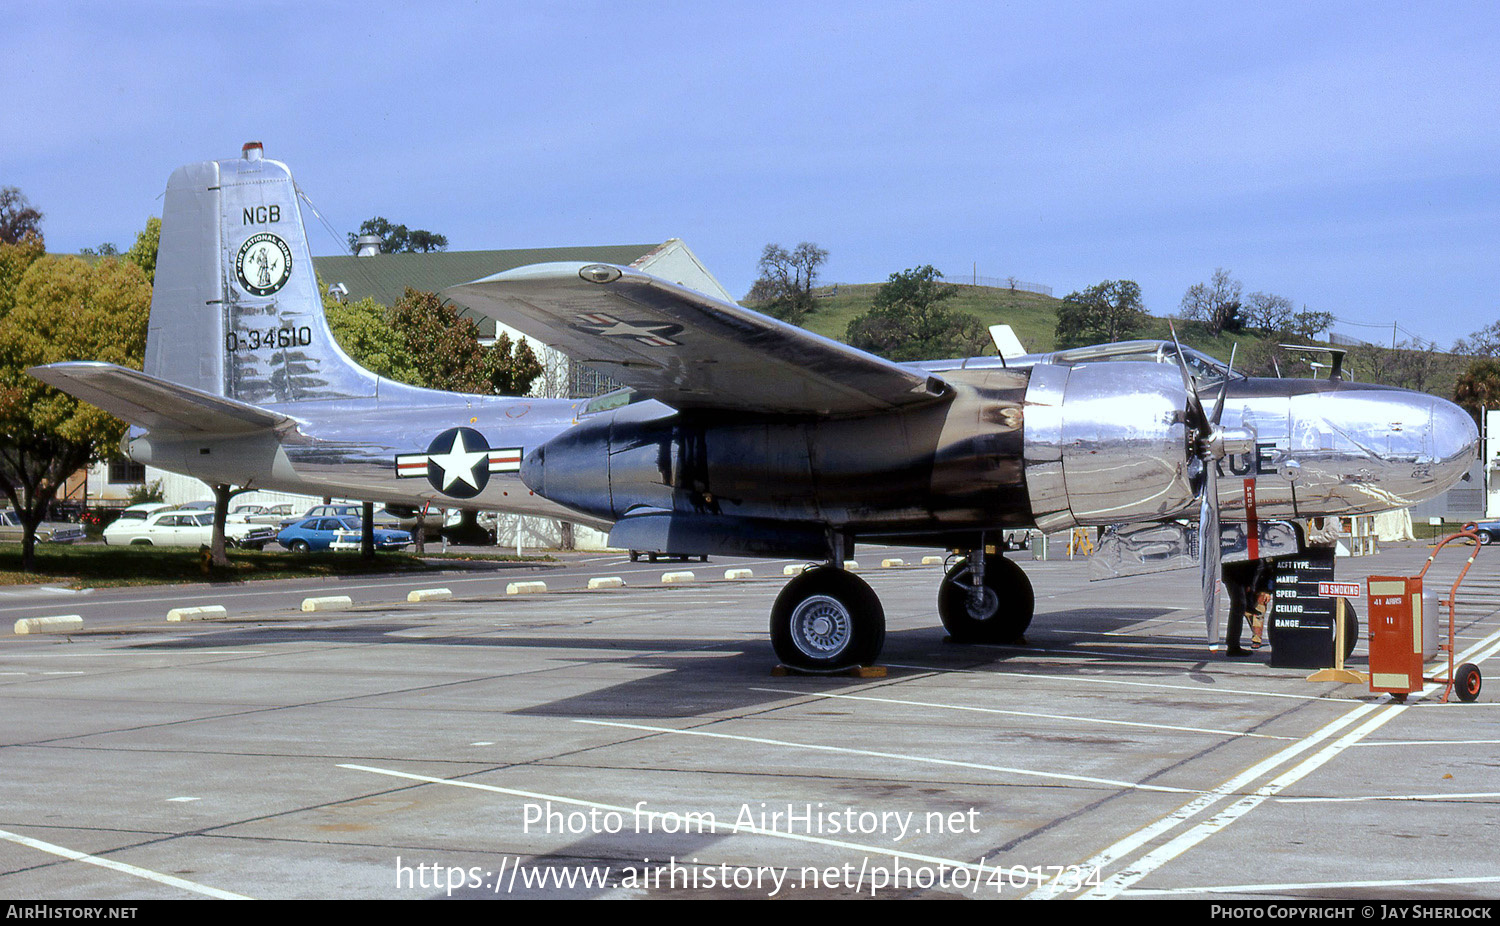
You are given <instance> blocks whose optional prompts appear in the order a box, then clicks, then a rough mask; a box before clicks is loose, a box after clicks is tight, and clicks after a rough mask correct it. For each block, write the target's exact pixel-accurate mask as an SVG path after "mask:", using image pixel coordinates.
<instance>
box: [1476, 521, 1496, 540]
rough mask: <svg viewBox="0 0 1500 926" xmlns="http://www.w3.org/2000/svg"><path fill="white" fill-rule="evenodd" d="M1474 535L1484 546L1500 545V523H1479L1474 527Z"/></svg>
mask: <svg viewBox="0 0 1500 926" xmlns="http://www.w3.org/2000/svg"><path fill="white" fill-rule="evenodd" d="M1474 533H1476V534H1478V535H1479V542H1480V543H1482V544H1486V545H1488V544H1492V543H1500V521H1479V522H1477V523H1476V524H1475V525H1474Z"/></svg>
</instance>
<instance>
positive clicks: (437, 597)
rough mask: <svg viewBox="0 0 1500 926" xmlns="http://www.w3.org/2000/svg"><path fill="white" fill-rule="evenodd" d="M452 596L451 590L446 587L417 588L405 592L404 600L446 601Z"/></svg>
mask: <svg viewBox="0 0 1500 926" xmlns="http://www.w3.org/2000/svg"><path fill="white" fill-rule="evenodd" d="M452 597H453V590H452V589H447V588H417V589H412V590H411V591H410V592H407V594H406V600H407V601H411V602H418V601H447V600H448V599H449V598H452Z"/></svg>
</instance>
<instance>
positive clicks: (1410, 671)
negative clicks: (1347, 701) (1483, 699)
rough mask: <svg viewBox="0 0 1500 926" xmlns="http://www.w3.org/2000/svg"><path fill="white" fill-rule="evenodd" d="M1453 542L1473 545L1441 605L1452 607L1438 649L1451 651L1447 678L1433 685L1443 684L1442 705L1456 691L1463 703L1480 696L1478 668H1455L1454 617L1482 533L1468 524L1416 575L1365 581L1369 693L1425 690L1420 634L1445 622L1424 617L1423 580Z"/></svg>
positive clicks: (1401, 694) (1402, 695) (1402, 696)
mask: <svg viewBox="0 0 1500 926" xmlns="http://www.w3.org/2000/svg"><path fill="white" fill-rule="evenodd" d="M1455 540H1468V541H1469V542H1470V543H1471V544H1472V545H1473V550H1472V552H1471V553H1470V554H1469V561H1468V562H1466V563H1464V567H1463V569H1461V570H1460V571H1459V573H1458V578H1457V579H1455V580H1454V582H1453V588H1452V589H1450V590H1449V592H1448V597H1447V598H1446V599H1444V600H1440V601H1439V602H1438V605H1439V610H1441V606H1442V605H1445V604H1446V605H1447V606H1448V642H1447V643H1445V644H1441V645H1440V648H1442V649H1446V650H1447V651H1448V675H1447V677H1445V678H1434V679H1432V681H1433V682H1435V683H1439V684H1444V685H1446V687H1445V688H1444V689H1443V701H1444V702H1445V703H1446V702H1447V700H1448V698H1449V696H1450V695H1451V694H1452V693H1453V692H1454V690H1455V689H1456V690H1457V691H1458V698H1459V700H1460V701H1472V700H1474V699H1475V698H1477V697H1479V689H1480V687H1481V685H1482V684H1483V680H1482V678H1481V677H1480V674H1479V667H1478V666H1476V665H1474V664H1473V663H1469V662H1466V663H1464V664H1463V665H1461V666H1459V667H1458V671H1457V672H1455V671H1454V668H1453V651H1454V645H1453V627H1454V619H1455V618H1454V613H1455V610H1456V608H1457V602H1458V587H1459V585H1461V584H1462V583H1463V580H1464V576H1466V575H1468V572H1469V567H1470V566H1472V565H1474V559H1475V557H1477V556H1478V555H1479V546H1480V540H1479V534H1478V533H1477V532H1476V531H1475V526H1474V525H1473V524H1468V525H1465V526H1464V529H1463V530H1461V531H1459V532H1458V533H1456V534H1453V535H1451V536H1448V537H1445V538H1443V539H1442V540H1441V541H1440V542H1439V543H1438V545H1437V546H1436V547H1434V548H1433V551H1432V555H1431V556H1429V557H1427V562H1426V564H1424V565H1423V566H1422V571H1421V572H1419V573H1417V575H1415V576H1370V577H1369V578H1368V579H1366V580H1365V590H1366V592H1367V593H1368V595H1369V599H1370V604H1369V607H1370V618H1369V620H1370V691H1372V692H1380V691H1384V692H1388V693H1389V694H1390V696H1391V697H1392V698H1394V699H1395V700H1397V701H1405V700H1406V696H1407V695H1408V694H1410V693H1411V692H1413V691H1418V690H1420V689H1421V687H1422V684H1423V682H1424V681H1425V679H1424V677H1423V655H1422V635H1423V628H1424V624H1425V622H1426V621H1436V620H1441V617H1440V616H1439V615H1438V614H1425V613H1423V610H1424V609H1423V607H1422V580H1423V579H1424V578H1425V577H1426V576H1427V570H1428V568H1430V567H1431V566H1432V562H1433V560H1435V559H1437V555H1438V552H1439V551H1441V550H1442V549H1443V547H1445V546H1447V545H1448V544H1449V543H1452V542H1453V541H1455Z"/></svg>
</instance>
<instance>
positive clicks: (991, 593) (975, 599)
mask: <svg viewBox="0 0 1500 926" xmlns="http://www.w3.org/2000/svg"><path fill="white" fill-rule="evenodd" d="M964 609H965V610H967V611H968V612H969V617H971V618H973V619H974V620H976V621H987V620H989V619H990V618H992V617H994V616H995V615H996V614H998V613H999V612H1000V596H999V595H997V594H995V590H994V589H992V588H990V587H989V586H988V585H983V586H980V587H979V588H977V589H974V590H973V591H971V592H969V594H968V596H967V600H966V601H965V602H964Z"/></svg>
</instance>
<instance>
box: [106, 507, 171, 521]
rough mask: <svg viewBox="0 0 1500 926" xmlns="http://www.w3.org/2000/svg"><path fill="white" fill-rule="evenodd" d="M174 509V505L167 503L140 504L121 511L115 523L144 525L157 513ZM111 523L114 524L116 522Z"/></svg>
mask: <svg viewBox="0 0 1500 926" xmlns="http://www.w3.org/2000/svg"><path fill="white" fill-rule="evenodd" d="M172 507H173V506H172V505H169V504H167V503H166V502H140V503H138V504H135V505H130V506H127V507H125V508H122V509H120V514H119V515H118V516H117V517H116V518H115V521H127V522H128V521H135V522H137V523H138V524H144V523H145V521H146V519H147V518H149V517H151V516H152V515H153V514H155V513H156V512H158V511H166V510H168V509H169V508H172ZM110 523H111V524H113V523H114V521H111V522H110Z"/></svg>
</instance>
